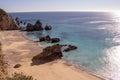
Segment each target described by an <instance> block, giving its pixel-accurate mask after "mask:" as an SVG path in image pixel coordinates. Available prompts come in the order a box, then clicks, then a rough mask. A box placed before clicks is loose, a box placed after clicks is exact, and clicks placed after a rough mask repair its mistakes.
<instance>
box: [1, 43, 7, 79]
mask: <svg viewBox="0 0 120 80" xmlns="http://www.w3.org/2000/svg"><path fill="white" fill-rule="evenodd" d="M1 46H2V44H1V43H0V80H6V71H5V61H4V56H3V55H2V52H1Z"/></svg>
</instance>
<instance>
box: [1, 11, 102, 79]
mask: <svg viewBox="0 0 120 80" xmlns="http://www.w3.org/2000/svg"><path fill="white" fill-rule="evenodd" d="M0 13H2V14H1V15H0V30H1V34H0V37H1V39H0V41H1V43H2V44H3V50H2V52H3V53H4V54H5V55H7V57H8V64H9V65H8V72H9V73H8V76H11V75H12V74H14V72H23V73H25V74H27V75H32V76H33V77H34V78H36V79H38V80H49V79H51V80H73V79H75V80H80V79H82V80H104V79H103V78H101V77H98V76H95V75H91V74H90V73H88V72H87V71H83V70H78V69H76V68H74V67H73V66H67V65H65V64H64V62H63V61H61V60H60V59H61V58H62V57H63V53H62V52H68V51H71V50H75V49H77V47H76V46H74V45H71V44H59V42H60V38H51V37H50V36H49V35H47V36H42V37H41V36H40V37H39V42H41V41H44V42H50V43H56V44H55V45H52V46H48V47H46V48H43V47H42V45H41V46H38V45H37V44H36V43H34V42H33V41H30V40H27V39H25V38H24V37H23V36H22V35H21V34H22V31H28V32H29V31H39V30H51V29H52V28H53V27H52V26H51V25H49V24H46V26H45V27H44V28H43V26H42V23H41V21H40V20H37V21H36V23H35V24H34V25H33V24H31V23H27V26H26V28H21V27H19V26H20V24H21V23H23V24H26V23H25V22H23V21H20V19H19V18H16V19H15V20H14V19H13V18H12V17H11V16H10V15H8V14H7V13H6V12H5V11H4V10H2V9H0ZM6 30H7V31H6ZM8 30H11V31H8ZM13 30H14V31H13ZM3 31H4V32H3ZM63 47H65V49H63V51H62V48H63ZM8 53H9V54H8ZM0 59H2V58H0ZM2 60H3V59H2ZM0 69H1V67H0ZM61 73H63V74H61ZM68 74H69V75H68ZM0 75H1V74H0ZM46 75H47V77H46ZM6 76H7V74H5V76H4V75H2V77H6ZM59 76H60V77H59ZM0 78H1V76H0ZM2 79H3V80H6V79H5V78H2Z"/></svg>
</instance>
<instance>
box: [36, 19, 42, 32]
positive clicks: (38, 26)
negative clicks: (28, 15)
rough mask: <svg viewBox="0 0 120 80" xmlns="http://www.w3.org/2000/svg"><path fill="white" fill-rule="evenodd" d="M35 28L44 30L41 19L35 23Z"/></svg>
mask: <svg viewBox="0 0 120 80" xmlns="http://www.w3.org/2000/svg"><path fill="white" fill-rule="evenodd" d="M34 30H35V31H39V30H43V27H42V22H41V21H40V20H37V21H36V23H35V25H34Z"/></svg>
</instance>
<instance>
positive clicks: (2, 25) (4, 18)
mask: <svg viewBox="0 0 120 80" xmlns="http://www.w3.org/2000/svg"><path fill="white" fill-rule="evenodd" d="M17 29H19V26H18V24H17V23H16V21H15V20H14V19H13V18H12V17H11V16H10V15H9V14H7V13H6V12H5V11H4V10H2V9H0V30H17Z"/></svg>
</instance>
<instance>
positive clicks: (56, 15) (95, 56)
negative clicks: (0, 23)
mask: <svg viewBox="0 0 120 80" xmlns="http://www.w3.org/2000/svg"><path fill="white" fill-rule="evenodd" d="M10 14H11V15H12V16H13V17H14V18H15V17H19V18H20V19H21V20H23V21H26V22H27V23H28V22H30V23H33V24H34V23H35V21H36V20H37V19H40V20H41V21H42V23H43V26H45V25H46V23H49V24H51V25H52V26H53V29H52V30H51V31H43V32H42V31H36V32H28V33H27V34H26V35H27V36H28V37H29V38H30V39H31V40H34V41H37V40H38V37H39V36H40V35H48V34H49V35H50V36H51V37H58V38H61V42H60V43H62V44H72V45H76V46H77V47H78V49H77V50H74V51H71V52H66V53H65V52H64V57H63V58H64V59H67V60H69V61H70V62H72V63H74V64H77V65H79V66H82V67H83V68H85V69H86V70H88V71H92V72H94V73H96V74H99V75H102V76H106V77H108V78H111V79H113V80H120V16H119V15H117V14H113V13H107V12H28V13H10ZM21 26H23V27H24V25H21ZM42 44H43V45H44V46H48V45H51V44H50V43H42Z"/></svg>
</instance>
